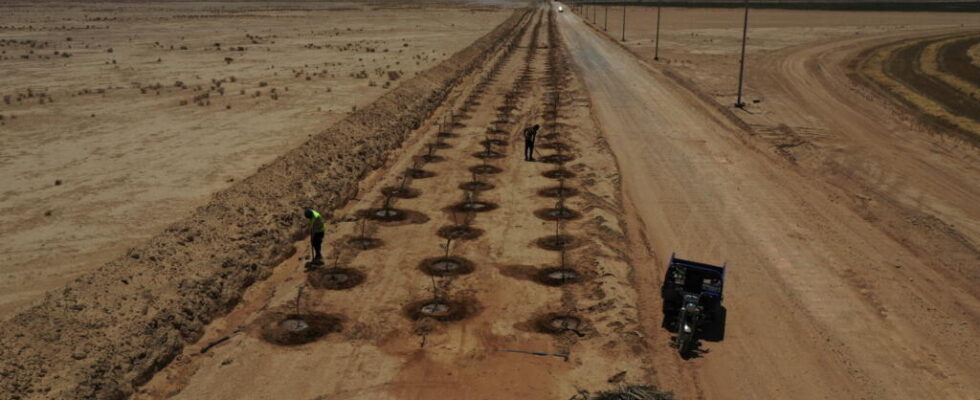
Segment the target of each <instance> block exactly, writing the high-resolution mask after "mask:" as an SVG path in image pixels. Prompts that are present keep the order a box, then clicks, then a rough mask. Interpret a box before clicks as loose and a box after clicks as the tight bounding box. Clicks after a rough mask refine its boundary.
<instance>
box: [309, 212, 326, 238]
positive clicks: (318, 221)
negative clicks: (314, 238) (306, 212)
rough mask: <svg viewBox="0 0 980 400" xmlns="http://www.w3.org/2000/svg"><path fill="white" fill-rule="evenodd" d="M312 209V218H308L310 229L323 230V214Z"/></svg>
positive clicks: (314, 230)
mask: <svg viewBox="0 0 980 400" xmlns="http://www.w3.org/2000/svg"><path fill="white" fill-rule="evenodd" d="M310 211H313V218H310V230H311V231H313V232H316V233H319V232H324V231H325V230H326V227H325V226H324V225H323V216H322V215H320V213H318V212H316V210H310Z"/></svg>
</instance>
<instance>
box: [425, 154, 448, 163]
mask: <svg viewBox="0 0 980 400" xmlns="http://www.w3.org/2000/svg"><path fill="white" fill-rule="evenodd" d="M419 159H421V160H422V162H425V163H429V164H434V163H438V162H443V161H446V158H445V157H443V156H437V155H435V154H425V155H423V156H421V157H419Z"/></svg>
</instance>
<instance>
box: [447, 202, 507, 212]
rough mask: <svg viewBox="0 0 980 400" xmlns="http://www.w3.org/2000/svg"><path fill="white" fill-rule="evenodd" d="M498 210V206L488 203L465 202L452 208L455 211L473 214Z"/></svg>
mask: <svg viewBox="0 0 980 400" xmlns="http://www.w3.org/2000/svg"><path fill="white" fill-rule="evenodd" d="M496 208H497V205H496V204H494V203H490V202H487V201H464V202H462V203H457V204H456V205H454V206H452V209H453V210H455V211H458V212H472V213H478V212H487V211H491V210H494V209H496Z"/></svg>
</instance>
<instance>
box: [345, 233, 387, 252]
mask: <svg viewBox="0 0 980 400" xmlns="http://www.w3.org/2000/svg"><path fill="white" fill-rule="evenodd" d="M347 245H348V246H350V247H353V248H355V249H358V250H371V249H376V248H378V247H381V246H383V245H384V241H383V240H381V239H378V238H373V237H367V236H356V237H352V238H350V239H347Z"/></svg>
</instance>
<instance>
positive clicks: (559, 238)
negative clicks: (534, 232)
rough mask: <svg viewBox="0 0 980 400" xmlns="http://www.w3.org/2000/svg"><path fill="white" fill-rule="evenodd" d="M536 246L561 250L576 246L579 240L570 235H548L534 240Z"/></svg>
mask: <svg viewBox="0 0 980 400" xmlns="http://www.w3.org/2000/svg"><path fill="white" fill-rule="evenodd" d="M534 244H536V245H537V246H538V247H540V248H542V249H545V250H552V251H562V250H568V249H572V248H575V247H578V246H579V245H580V244H579V241H578V240H577V239H576V238H575V237H574V236H571V235H550V236H545V237H543V238H540V239H538V240H535V241H534Z"/></svg>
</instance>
